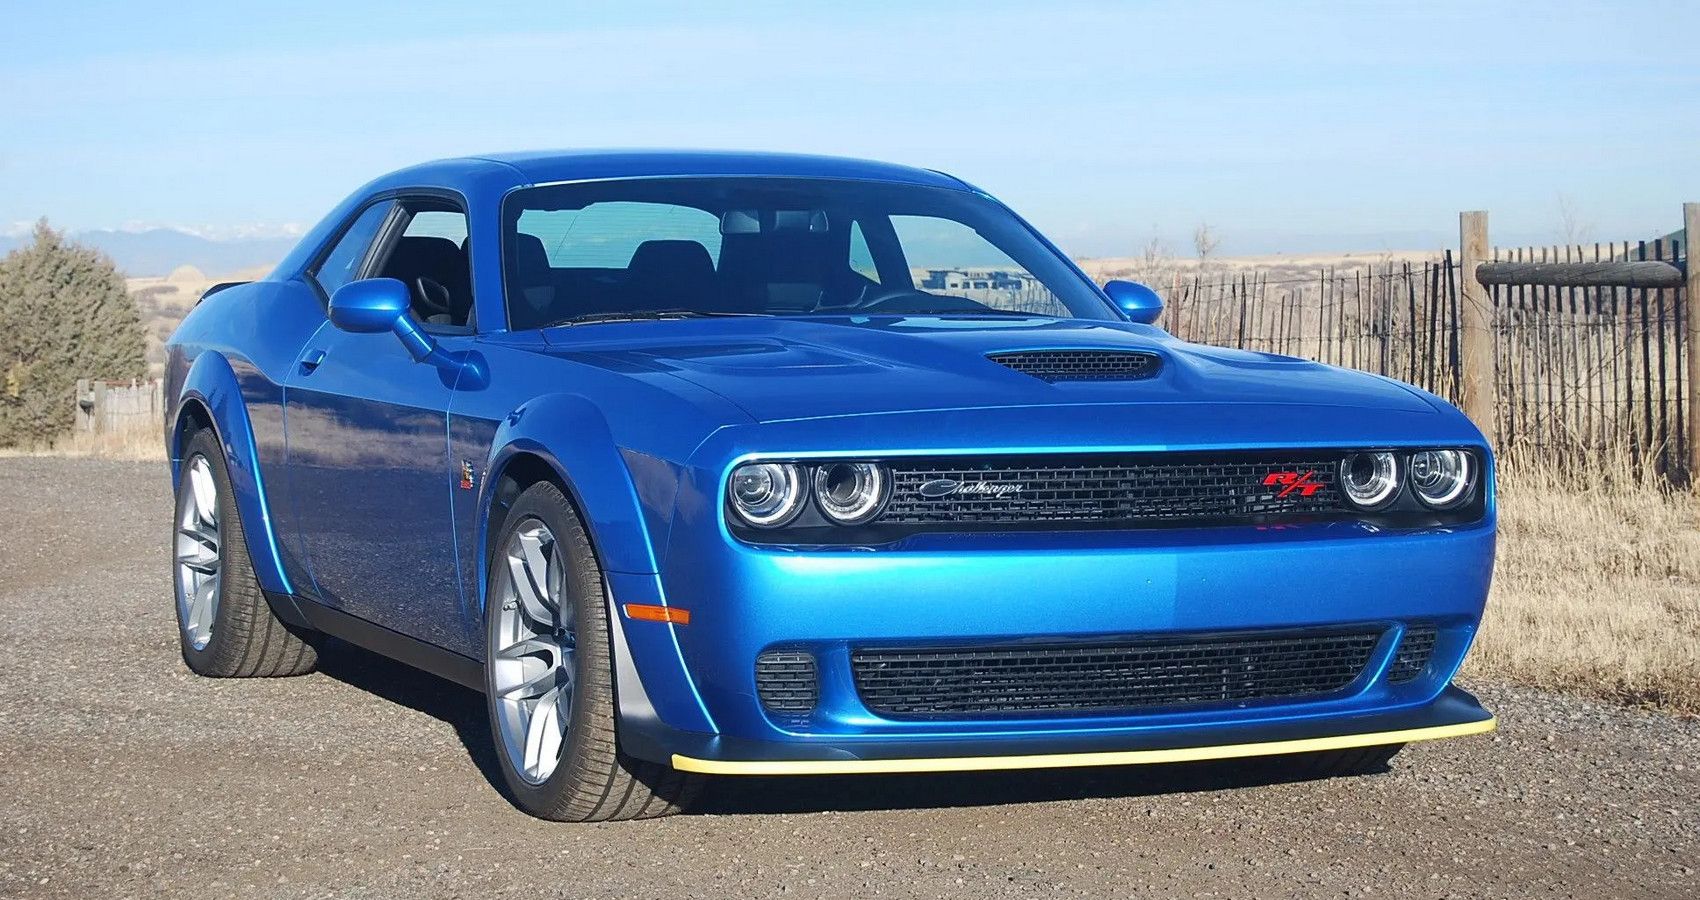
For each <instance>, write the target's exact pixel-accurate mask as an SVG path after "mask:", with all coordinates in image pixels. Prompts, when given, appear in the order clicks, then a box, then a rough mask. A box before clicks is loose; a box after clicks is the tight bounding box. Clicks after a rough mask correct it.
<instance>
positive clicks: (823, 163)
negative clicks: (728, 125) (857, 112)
mask: <svg viewBox="0 0 1700 900" xmlns="http://www.w3.org/2000/svg"><path fill="white" fill-rule="evenodd" d="M503 172H505V173H506V174H507V175H508V176H509V178H510V179H511V180H512V183H513V185H514V186H520V185H527V184H550V183H553V182H559V181H580V180H589V179H598V178H640V177H670V176H671V177H676V176H688V175H726V176H733V175H749V176H779V177H792V178H849V179H857V180H864V181H886V182H898V183H902V184H917V185H929V186H933V187H946V188H956V189H959V190H960V189H963V188H966V187H969V185H967V184H966V183H964V182H963V181H962V180H960V179H958V178H954V177H952V176H950V175H946V174H944V173H942V172H937V171H933V170H931V169H919V168H914V167H912V166H900V165H894V164H892V163H882V162H873V161H870V160H863V159H849V158H846V157H837V156H814V155H809V154H802V153H760V152H748V151H732V150H539V151H528V152H519V153H486V154H478V155H474V156H466V157H460V158H457V159H443V160H437V161H435V162H429V163H424V164H422V165H418V166H412V167H409V168H406V169H402V170H400V171H397V172H393V173H391V174H390V175H389V176H387V177H385V178H382V179H380V181H381V182H393V183H400V182H414V183H419V182H438V183H446V184H447V183H454V182H458V181H460V180H461V179H463V178H465V177H467V176H469V175H476V176H480V177H482V178H489V177H497V178H500V177H501V174H500V173H503Z"/></svg>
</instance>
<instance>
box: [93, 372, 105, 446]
mask: <svg viewBox="0 0 1700 900" xmlns="http://www.w3.org/2000/svg"><path fill="white" fill-rule="evenodd" d="M93 387H94V405H93V406H91V407H89V418H90V419H91V420H93V422H94V429H93V430H94V432H95V433H96V434H99V433H100V432H102V431H105V430H106V382H104V381H96V382H94V385H93Z"/></svg>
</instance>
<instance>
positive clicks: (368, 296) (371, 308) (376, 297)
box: [331, 278, 413, 334]
mask: <svg viewBox="0 0 1700 900" xmlns="http://www.w3.org/2000/svg"><path fill="white" fill-rule="evenodd" d="M412 306H413V298H412V296H410V295H409V294H408V292H407V285H405V284H402V283H401V282H400V281H398V280H397V279H394V278H367V279H365V280H363V281H350V282H349V283H347V284H345V285H343V286H342V287H339V288H337V289H336V293H334V294H332V295H331V324H332V325H335V326H336V327H338V328H340V329H342V330H343V331H352V332H354V333H356V334H375V333H377V332H380V331H391V330H393V329H394V328H395V323H396V320H397V319H399V318H401V317H402V316H405V315H407V311H408V309H410V308H411V307H412Z"/></svg>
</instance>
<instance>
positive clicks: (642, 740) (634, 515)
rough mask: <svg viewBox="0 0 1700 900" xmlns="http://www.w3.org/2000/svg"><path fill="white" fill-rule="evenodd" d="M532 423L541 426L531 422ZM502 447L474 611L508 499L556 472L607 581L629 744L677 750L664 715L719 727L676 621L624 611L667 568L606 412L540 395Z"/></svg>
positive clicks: (650, 753)
mask: <svg viewBox="0 0 1700 900" xmlns="http://www.w3.org/2000/svg"><path fill="white" fill-rule="evenodd" d="M528 423H529V424H530V425H531V426H532V427H525V426H526V425H527V424H528ZM492 447H493V449H492V451H491V454H490V462H489V465H488V466H487V467H486V469H485V477H484V483H483V486H482V490H481V494H482V497H481V500H480V505H479V507H478V510H477V523H476V529H477V530H476V537H475V539H474V541H475V542H474V544H473V547H474V548H475V552H474V553H471V554H467V556H470V557H471V559H472V560H473V561H474V563H475V565H476V567H477V568H476V575H475V585H474V586H473V589H474V590H475V591H476V594H475V595H474V596H475V608H474V609H472V610H469V612H472V613H474V614H475V615H476V616H477V621H478V622H479V623H480V626H482V623H483V621H484V615H485V609H484V605H485V603H486V602H487V599H488V589H489V582H490V569H489V566H490V561H491V559H492V556H493V555H494V552H495V548H494V542H495V541H496V540H497V538H498V536H499V535H500V533H501V529H502V526H503V522H504V521H505V518H506V512H505V508H504V506H503V500H504V499H505V502H506V505H511V504H512V502H513V499H514V498H515V497H517V496H518V495H519V492H520V491H523V490H524V489H525V487H526V486H529V485H531V484H535V483H537V482H539V481H545V480H546V481H549V482H551V483H553V484H554V485H555V486H556V487H557V488H559V489H560V490H561V492H562V493H563V494H564V495H565V496H566V497H567V500H568V501H569V502H570V503H572V505H573V507H574V509H575V510H576V511H577V512H578V515H579V518H580V520H581V521H582V522H583V523H584V528H585V533H586V535H587V537H588V539H589V541H590V549H591V552H592V553H593V554H594V555H595V557H596V560H597V563H598V564H599V565H601V566H602V569H603V574H604V578H605V580H606V582H607V589H608V591H609V596H608V602H609V608H608V624H609V632H610V633H609V639H610V641H611V642H612V644H613V661H614V665H615V677H614V685H615V697H616V708H617V710H618V728H619V733H620V740H621V743H622V746H623V747H625V748H627V749H628V750H631V751H635V752H637V753H638V755H640V756H642V757H643V758H647V759H652V760H662V761H664V760H666V759H667V758H668V757H667V756H666V755H665V753H663V752H662V751H661V750H659V749H656V748H657V747H659V746H660V741H659V739H657V738H655V737H653V735H655V734H657V733H659V732H661V731H663V730H664V728H663V726H661V724H660V723H661V722H662V721H663V720H664V719H665V720H666V721H668V722H669V723H671V724H674V725H675V726H678V727H684V728H686V729H688V730H692V731H709V732H712V731H714V730H715V727H714V723H713V719H712V718H710V717H709V716H708V713H707V710H706V708H705V707H704V706H703V705H702V701H701V698H700V696H699V694H698V692H697V690H696V687H695V685H694V680H693V679H692V677H691V676H690V674H689V672H688V670H687V669H686V667H685V665H684V660H683V658H682V656H681V653H680V650H679V646H678V643H677V640H676V637H675V635H674V634H673V631H672V629H673V628H674V627H675V626H672V625H657V626H655V627H654V628H653V629H646V630H645V631H644V632H643V633H642V634H637V633H633V632H632V631H631V630H630V629H628V628H627V626H626V623H625V621H624V620H623V616H622V615H621V610H620V600H619V598H620V597H622V596H628V597H637V598H638V599H639V600H640V601H641V602H657V601H656V600H652V599H648V598H650V597H652V596H655V597H657V599H659V595H658V594H656V593H655V592H656V591H657V590H658V587H657V586H658V575H657V574H656V573H657V571H658V569H657V566H656V555H655V543H654V538H653V536H652V533H651V531H650V523H649V522H648V520H647V519H646V516H645V511H644V503H643V501H642V500H641V499H640V497H639V491H638V488H637V486H636V484H635V479H634V476H633V475H632V473H631V471H630V469H628V467H627V462H626V460H625V458H624V457H623V455H622V453H621V450H620V448H619V447H618V446H617V445H616V443H615V441H614V438H613V436H612V434H611V433H610V430H609V428H608V426H607V422H606V420H604V419H603V417H602V414H601V412H600V411H599V410H598V409H597V407H596V406H595V405H594V404H592V403H590V402H589V401H588V400H586V399H585V398H582V397H577V396H574V395H552V396H549V397H543V398H538V399H537V400H534V401H532V402H530V403H527V404H526V405H525V406H523V407H521V408H520V409H519V410H516V411H515V413H514V414H513V415H510V416H509V417H507V419H506V420H504V422H503V424H502V426H501V427H499V428H498V429H497V432H496V435H495V439H494V441H493V443H492ZM557 450H558V451H559V452H557ZM467 556H463V557H462V558H463V559H465V558H467ZM657 681H659V683H664V684H669V685H673V686H675V688H676V689H674V690H671V691H669V692H667V693H665V694H664V695H661V696H656V695H654V694H653V692H652V691H651V690H650V686H651V685H652V684H653V683H656V682H657ZM658 706H660V707H662V709H659V710H658V708H657V707H658Z"/></svg>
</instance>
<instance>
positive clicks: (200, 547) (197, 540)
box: [177, 528, 218, 575]
mask: <svg viewBox="0 0 1700 900" xmlns="http://www.w3.org/2000/svg"><path fill="white" fill-rule="evenodd" d="M177 534H178V540H177V562H179V563H180V564H182V565H184V566H187V567H189V568H190V569H193V570H194V571H196V572H200V573H201V574H203V575H211V574H212V573H214V572H216V571H218V536H217V535H215V534H209V533H207V532H205V531H201V530H199V529H195V528H179V529H178V530H177Z"/></svg>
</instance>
